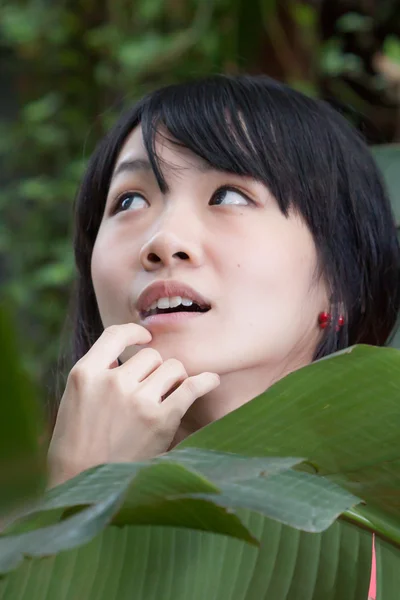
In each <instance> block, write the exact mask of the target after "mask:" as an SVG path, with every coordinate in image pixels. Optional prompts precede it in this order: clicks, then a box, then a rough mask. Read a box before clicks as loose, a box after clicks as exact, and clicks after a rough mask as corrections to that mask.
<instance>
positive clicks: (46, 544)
mask: <svg viewBox="0 0 400 600" xmlns="http://www.w3.org/2000/svg"><path fill="white" fill-rule="evenodd" d="M399 367H400V352H399V351H398V350H395V349H390V348H372V347H368V346H358V347H357V346H356V347H354V348H350V349H347V350H346V351H343V352H340V353H337V354H336V355H333V356H331V357H328V358H325V359H323V360H321V361H318V362H316V363H313V364H312V365H309V366H307V367H305V368H303V369H300V370H298V371H296V372H294V373H292V374H291V375H289V376H288V377H286V378H284V379H282V380H280V381H279V382H278V383H276V384H275V385H274V386H272V387H271V388H270V389H269V390H268V391H267V392H265V393H264V394H262V395H261V396H259V397H258V398H255V399H253V400H252V401H251V402H249V403H247V404H246V405H244V406H242V407H241V408H239V409H238V410H236V411H234V412H232V413H230V414H228V415H226V416H225V417H224V418H222V419H220V420H219V421H216V422H214V423H212V424H211V425H209V426H207V427H205V428H203V429H202V430H200V431H198V432H197V433H196V434H194V435H192V436H190V437H189V438H187V439H186V440H185V441H184V442H182V443H181V444H180V445H179V446H178V447H177V448H176V449H175V450H173V451H171V452H170V453H168V454H166V455H163V456H161V457H159V458H156V459H153V460H150V461H146V462H144V463H128V464H112V465H103V466H99V467H94V468H92V469H90V470H88V471H86V472H83V473H81V474H80V475H78V476H77V477H76V478H74V479H72V480H70V481H68V482H66V483H64V484H62V485H61V486H57V487H56V488H53V489H52V490H50V491H48V492H46V494H45V496H44V498H43V499H42V500H41V501H39V502H35V503H33V504H31V505H30V507H29V508H26V509H25V511H24V512H23V513H20V515H19V518H17V519H14V521H13V522H11V523H10V524H9V525H8V528H7V529H6V530H5V531H3V534H2V535H1V536H0V571H1V572H2V573H3V574H5V576H4V578H3V579H2V580H1V581H0V598H1V599H2V600H8V599H9V598H12V599H13V600H17V599H18V600H20V599H21V600H22V599H23V598H29V599H30V600H34V599H35V598H43V597H44V596H43V594H44V590H46V594H47V597H49V598H52V599H54V600H58V598H60V599H61V598H63V599H64V600H69V599H70V598H71V600H72V599H73V598H74V599H75V598H88V599H89V598H93V599H94V598H96V599H98V598H107V599H108V598H115V599H116V600H121V599H125V598H131V597H132V594H134V597H135V598H138V599H148V598H163V600H164V599H165V600H169V599H170V598H171V600H172V598H174V599H176V598H178V599H180V598H182V599H185V600H186V599H187V598H189V597H190V598H195V599H197V598H198V599H199V600H200V598H205V597H207V598H215V599H219V598H224V599H225V598H232V599H236V598H238V599H239V598H246V599H249V600H250V599H252V598H254V599H257V600H259V599H260V598H265V599H270V600H272V599H273V600H280V599H281V598H282V599H283V598H289V599H293V600H294V599H299V598H302V599H304V600H305V599H310V600H311V599H313V600H319V599H321V600H322V599H323V600H333V599H337V600H339V599H340V600H344V599H346V600H358V599H360V600H361V599H362V600H365V599H366V597H367V591H368V585H369V573H370V567H371V552H372V533H373V532H375V534H376V549H377V562H378V600H381V599H383V600H392V599H394V598H396V597H397V595H396V594H397V592H398V589H399V584H400V580H399V577H400V576H399V569H398V566H399V564H400V563H399V561H400V500H399V498H400V493H399V492H400V454H399V449H398V443H397V440H398V429H399V426H400V408H399V405H398V399H397V395H398V392H397V391H398V387H399V373H400V368H399ZM299 455H300V456H299ZM24 556H26V558H25V559H24Z"/></svg>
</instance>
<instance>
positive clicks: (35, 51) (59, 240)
mask: <svg viewBox="0 0 400 600" xmlns="http://www.w3.org/2000/svg"><path fill="white" fill-rule="evenodd" d="M320 4H321V5H324V6H323V7H322V9H321V8H319V10H317V8H316V6H317V3H313V2H298V1H294V0H285V1H283V2H277V0H258V1H254V2H248V1H247V2H246V1H245V0H208V1H207V2H205V1H204V0H135V2H132V1H131V0H101V1H100V2H98V1H97V2H95V1H94V0H80V1H74V2H71V1H70V0H64V2H58V3H53V2H50V0H30V1H28V0H3V2H2V3H1V4H0V57H2V59H3V63H6V64H7V71H8V72H9V73H11V80H7V81H6V80H5V76H3V80H2V81H1V79H0V82H1V83H2V88H3V90H4V89H6V90H8V92H7V93H11V91H12V93H13V95H14V96H15V98H16V103H17V106H16V107H14V106H9V107H8V108H9V112H10V110H11V112H14V113H15V116H16V118H15V119H3V120H1V121H0V164H1V167H0V180H1V183H2V187H1V192H0V284H1V286H2V293H3V294H4V295H5V297H6V299H7V300H8V301H9V302H11V303H12V304H13V306H14V307H15V309H16V313H17V315H18V326H19V328H20V333H21V335H22V336H23V341H24V361H25V366H26V368H27V369H28V371H29V372H30V373H31V375H32V376H33V377H34V379H35V380H36V381H37V382H38V383H39V385H40V386H42V389H43V391H44V397H45V398H46V399H47V400H48V401H49V402H51V403H53V402H55V401H57V400H59V398H58V397H56V391H55V387H54V382H55V376H56V373H57V369H58V366H57V358H58V356H59V354H60V352H61V351H63V349H67V346H68V339H69V338H68V335H69V323H68V321H66V315H67V312H68V303H69V296H70V291H71V284H72V282H73V278H74V263H73V254H72V244H71V231H72V218H71V216H72V203H73V199H74V196H75V193H76V189H77V186H78V183H79V180H80V178H81V175H82V173H83V171H84V168H85V164H86V161H87V159H88V157H89V155H90V153H91V152H92V150H93V148H94V145H95V144H96V142H97V141H98V140H99V138H100V137H101V136H102V135H103V134H104V133H105V132H106V131H107V129H108V128H109V127H110V125H111V124H112V123H113V122H114V120H115V118H116V116H117V115H118V114H119V113H120V111H121V109H123V108H124V107H125V106H127V105H128V104H130V103H132V102H133V101H135V100H136V99H137V98H139V97H140V96H142V95H143V94H144V93H146V92H148V91H150V90H152V89H154V88H156V87H159V86H161V85H163V84H167V83H171V82H175V81H182V80H184V79H188V78H194V77H198V76H202V75H207V74H209V73H215V72H225V73H237V72H264V73H268V74H270V75H272V76H275V77H279V78H281V79H284V80H286V81H287V82H289V83H290V84H292V85H294V86H296V87H297V88H298V89H301V90H302V91H304V92H305V93H309V94H313V95H320V96H324V95H326V91H327V82H329V83H330V84H331V83H332V82H334V83H335V84H337V83H339V84H340V85H341V86H342V87H339V88H338V89H339V91H338V95H339V96H340V95H341V94H342V93H343V96H344V101H345V102H348V101H349V95H348V94H347V92H346V93H345V92H343V89H344V88H343V86H347V87H346V90H347V91H349V90H350V92H351V94H352V96H350V99H351V100H350V101H351V102H352V100H353V99H354V98H355V97H356V99H355V101H354V104H355V106H356V108H359V106H361V107H364V108H365V102H366V100H365V97H364V96H363V93H361V92H360V91H359V93H358V92H357V91H355V90H354V86H353V87H352V86H351V82H350V83H349V81H348V80H346V77H348V76H349V74H351V76H352V77H359V76H364V75H365V73H366V62H365V56H364V55H363V54H362V52H360V54H359V55H357V52H356V51H355V50H354V48H352V49H351V48H350V50H352V51H349V48H348V36H349V35H350V36H353V37H354V35H356V36H359V35H360V34H363V35H365V34H366V33H367V34H368V32H369V34H368V35H370V37H371V35H372V38H373V34H374V31H375V30H374V27H375V26H376V22H377V15H378V13H377V14H376V15H375V13H374V14H372V15H365V14H363V13H362V11H361V12H360V11H359V12H357V10H354V11H352V12H351V13H348V14H344V15H342V14H341V13H340V12H339V13H335V16H334V19H336V21H335V28H334V30H333V31H328V30H329V27H328V28H327V27H326V25H324V13H323V10H330V9H329V6H328V8H326V6H327V5H330V4H332V3H329V2H322V3H320ZM336 4H340V2H339V3H336ZM353 4H357V3H356V2H355V3H353ZM360 4H362V3H360ZM382 4H383V3H382ZM389 4H390V3H388V2H386V3H385V6H386V9H387V7H388V5H389ZM389 8H390V7H389ZM335 10H336V9H335ZM386 13H387V14H388V15H389V17H386V19H387V20H389V21H390V20H391V19H390V11H389V12H388V11H387V10H386ZM386 13H385V14H386ZM378 16H379V15H378ZM371 32H372V33H371ZM346 36H347V37H346ZM373 39H375V38H373ZM364 46H365V44H364ZM399 48H400V42H399V38H398V36H397V34H396V31H395V30H393V31H392V30H391V29H388V31H387V33H386V34H385V35H384V36H383V38H382V39H381V43H380V46H379V52H383V53H386V55H387V56H388V57H390V60H391V61H395V62H397V63H399V60H400V59H399V56H400V50H399ZM343 76H345V79H343ZM371 77H372V75H371ZM374 77H375V79H374V82H375V83H376V81H378V83H379V82H380V83H379V85H380V86H381V88H382V86H383V88H382V89H381V92H382V94H385V93H386V88H389V87H390V86H391V82H390V81H386V83H385V85H386V87H385V85H383V83H382V81H383V79H382V75H379V74H375V76H374ZM0 78H1V75H0ZM375 83H374V85H375ZM376 85H378V84H376ZM378 87H379V86H378ZM328 89H329V90H330V91H331V92H332V89H333V90H334V91H333V92H332V93H333V95H334V94H335V93H336V92H335V89H336V88H334V87H333V88H332V86H331V87H329V86H328ZM357 93H358V96H357ZM339 99H340V98H339ZM10 102H11V101H10ZM12 103H13V102H12ZM364 108H363V109H364ZM377 126H378V127H380V126H381V124H380V123H378V125H377ZM399 133H400V132H399ZM383 141H392V140H389V139H385V140H383ZM2 265H3V269H4V273H2V272H1V268H2ZM66 374H67V373H65V375H66Z"/></svg>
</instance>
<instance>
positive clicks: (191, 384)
mask: <svg viewBox="0 0 400 600" xmlns="http://www.w3.org/2000/svg"><path fill="white" fill-rule="evenodd" d="M182 387H183V389H184V391H185V392H186V393H187V394H189V395H190V396H195V395H196V394H197V392H198V390H197V386H196V383H195V381H194V380H193V379H192V378H191V377H188V378H187V379H185V381H184V382H183V383H182Z"/></svg>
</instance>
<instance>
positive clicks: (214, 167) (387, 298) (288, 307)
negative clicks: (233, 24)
mask: <svg viewBox="0 0 400 600" xmlns="http://www.w3.org/2000/svg"><path fill="white" fill-rule="evenodd" d="M75 210H76V221H75V240H74V242H75V256H76V265H77V271H78V278H77V285H76V303H75V315H74V319H75V321H74V332H73V341H74V356H73V364H74V366H73V368H72V370H71V371H70V373H69V376H68V381H67V385H66V389H65V392H64V395H63V397H62V399H61V403H60V407H59V411H58V416H57V421H56V425H55V429H54V433H53V438H52V442H51V445H50V450H49V467H50V474H51V485H54V484H56V483H60V482H62V481H64V480H65V479H68V478H70V477H72V476H74V475H76V474H77V473H79V472H80V471H81V470H83V469H86V468H89V467H91V466H93V465H96V464H100V463H104V462H116V461H136V460H140V459H143V458H148V457H152V456H155V455H157V454H160V453H162V452H165V451H167V450H168V449H169V448H171V447H172V446H173V445H175V444H176V443H177V442H179V441H180V440H182V439H183V438H185V437H186V436H188V435H190V434H191V433H192V432H194V431H196V430H197V429H199V428H200V427H203V426H204V425H206V424H207V423H209V422H211V421H213V420H215V419H218V418H220V417H222V416H223V415H225V414H226V413H228V412H230V411H232V410H234V409H235V408H237V407H238V406H240V405H242V404H244V403H245V402H248V401H249V400H251V399H252V398H254V397H255V396H257V395H259V394H260V393H262V392H263V391H265V390H266V389H267V388H268V387H269V386H270V385H272V384H273V383H274V382H275V381H277V380H278V379H280V378H282V377H284V376H285V375H287V374H288V373H290V372H291V371H293V370H295V369H298V368H299V367H302V366H304V365H307V364H308V363H310V362H311V361H313V360H315V359H318V358H321V357H323V356H325V355H327V354H330V353H332V352H335V351H337V350H340V349H341V348H345V347H347V346H349V345H353V344H356V343H366V344H376V345H383V344H385V342H386V341H387V338H388V336H389V334H390V333H391V331H392V330H393V327H394V325H395V321H396V317H397V313H398V309H399V302H400V284H399V272H400V251H399V245H398V242H397V238H396V231H395V225H394V221H393V216H392V213H391V209H390V204H389V200H388V198H387V194H386V192H385V189H384V186H383V184H382V180H381V176H380V174H379V172H378V170H377V168H376V166H375V163H374V161H373V159H372V157H371V155H370V153H369V151H368V149H367V147H366V145H365V143H364V142H363V140H362V139H361V137H360V136H359V135H358V134H357V133H356V132H355V131H354V130H353V129H352V127H351V126H350V125H349V124H348V123H347V122H346V121H345V119H344V118H342V117H341V116H340V115H339V114H337V113H336V112H334V111H333V110H332V109H331V108H330V107H329V106H328V105H326V104H324V103H323V102H320V101H317V100H313V99H310V98H307V97H306V96H304V95H302V94H300V93H299V92H296V91H294V90H292V89H290V88H289V87H287V86H285V85H282V84H280V83H277V82H275V81H273V80H271V79H269V78H267V77H264V76H259V77H253V76H239V77H228V76H214V77H211V78H208V79H206V80H201V81H196V82H192V83H187V84H181V85H173V86H170V87H166V88H163V89H160V90H158V91H156V92H154V93H152V94H150V95H148V96H146V97H145V98H143V99H142V100H141V101H140V102H139V103H138V104H136V105H135V106H134V107H133V108H132V109H131V110H129V111H128V112H127V113H126V114H125V115H124V116H122V117H121V119H120V120H119V121H118V122H117V124H116V125H115V126H114V128H113V129H112V130H111V131H110V133H109V134H108V135H107V137H106V138H105V139H104V140H103V141H102V142H101V143H100V145H99V146H98V148H97V149H96V151H95V153H94V155H93V156H92V158H91V160H90V163H89V166H88V169H87V172H86V175H85V177H84V180H83V183H82V186H81V189H80V192H79V194H78V197H77V200H76V207H75Z"/></svg>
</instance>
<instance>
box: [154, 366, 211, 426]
mask: <svg viewBox="0 0 400 600" xmlns="http://www.w3.org/2000/svg"><path fill="white" fill-rule="evenodd" d="M219 384H220V378H219V375H217V373H201V374H200V375H193V376H192V377H188V378H187V379H185V381H184V382H183V383H181V385H180V386H179V388H178V389H177V390H176V391H175V392H173V393H172V394H170V395H169V396H168V398H166V400H164V402H163V403H162V405H163V407H164V406H165V410H168V409H169V407H170V406H172V405H175V406H176V405H178V406H179V407H180V409H181V413H182V416H183V415H184V414H185V413H186V411H187V410H188V409H189V408H190V407H191V406H192V404H193V403H194V402H195V400H197V398H200V397H201V396H204V395H205V394H208V392H211V391H212V390H214V389H215V388H217V387H218V386H219Z"/></svg>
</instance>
